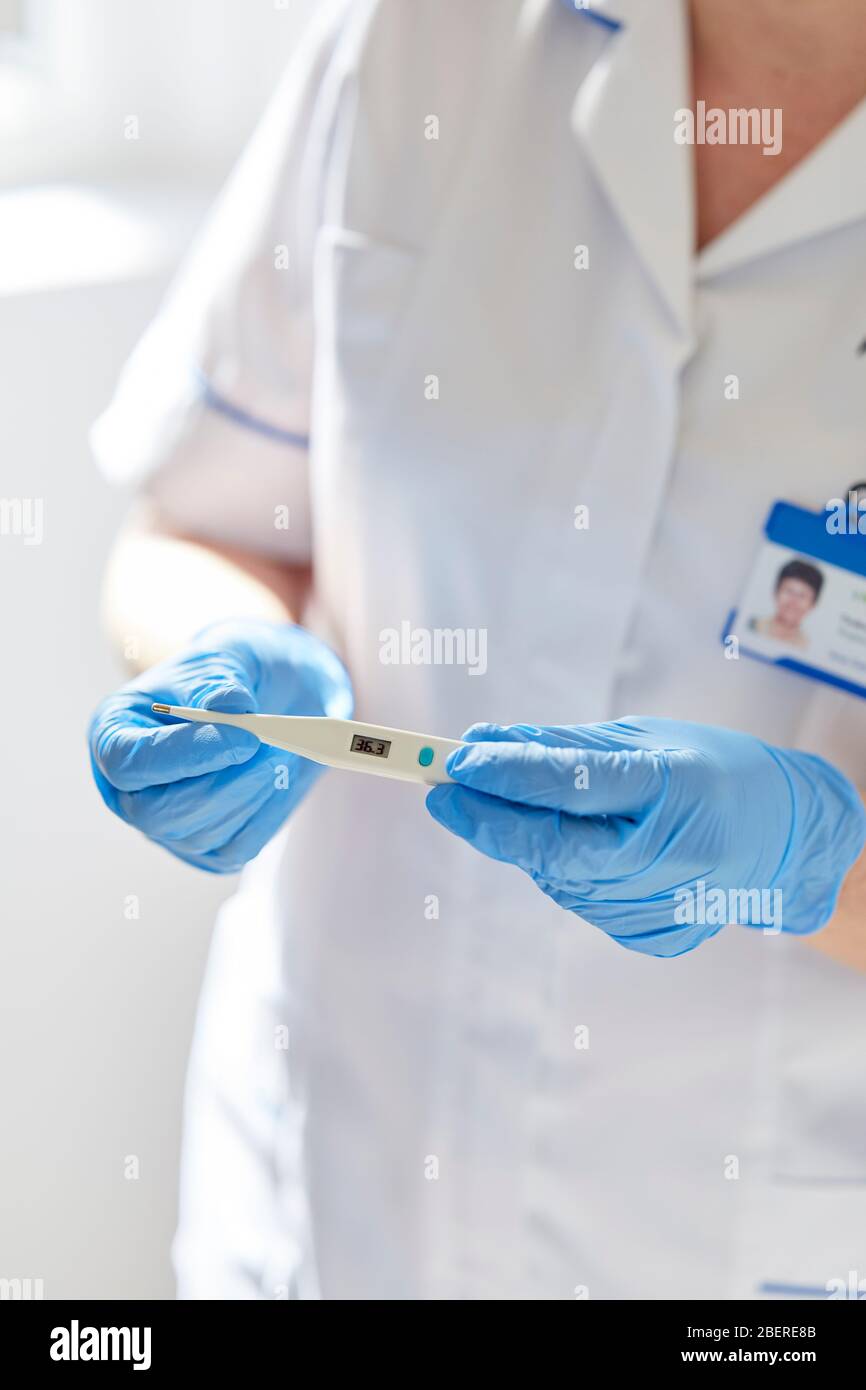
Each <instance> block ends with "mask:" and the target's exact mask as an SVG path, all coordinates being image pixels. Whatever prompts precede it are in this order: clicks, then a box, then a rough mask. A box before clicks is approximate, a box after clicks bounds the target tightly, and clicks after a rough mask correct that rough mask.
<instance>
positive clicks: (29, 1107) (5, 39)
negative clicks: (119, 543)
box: [0, 0, 313, 1298]
mask: <svg viewBox="0 0 866 1390" xmlns="http://www.w3.org/2000/svg"><path fill="white" fill-rule="evenodd" d="M312 4H313V0H148V3H147V4H142V3H141V0H0V300H2V302H0V401H2V405H0V498H3V499H9V498H41V499H43V503H44V538H43V540H42V543H41V544H39V545H28V544H25V542H24V538H23V537H22V536H19V535H15V534H10V533H9V530H10V528H9V526H8V525H7V526H6V527H5V528H4V529H3V530H2V531H0V585H2V606H3V615H4V618H3V646H2V652H3V665H2V672H3V674H2V689H3V696H4V698H3V716H4V717H3V719H2V721H0V768H2V796H0V845H2V851H0V858H2V878H0V884H2V890H0V915H2V930H0V1057H2V1063H0V1115H2V1146H0V1154H2V1157H0V1279H23V1280H26V1279H31V1280H37V1279H41V1280H42V1281H43V1287H44V1296H45V1297H46V1298H62V1297H82V1298H105V1297H120V1298H136V1297H139V1298H166V1297H171V1296H172V1295H173V1292H174V1284H173V1279H172V1274H171V1267H170V1263H169V1247H170V1242H171V1238H172V1234H173V1229H174V1220H175V1202H176V1182H177V1161H178V1149H179V1133H180V1108H181V1097H182V1087H183V1075H184V1068H185V1064H186V1056H187V1050H188V1046H189V1040H190V1034H191V1029H192V1022H193V1013H194V1008H195V1001H196V995H197V991H198V986H199V981H200V977H201V971H202V967H203V964H204V959H205V953H206V950H207V943H208V938H209V935H210V929H211V923H212V920H213V915H214V911H215V908H216V906H217V904H218V903H219V902H220V901H221V899H222V898H223V897H224V896H225V895H226V893H227V892H229V891H230V888H231V881H230V880H229V881H227V880H221V879H214V878H210V877H208V876H206V875H201V874H197V873H196V872H195V871H194V870H191V869H188V868H186V867H185V866H184V865H182V864H180V863H179V862H176V861H174V860H172V859H171V858H170V857H169V856H168V855H166V854H164V853H162V852H161V851H158V850H157V849H155V848H153V847H151V846H150V845H149V844H148V843H147V842H146V841H145V840H144V839H143V838H141V837H139V836H137V835H136V834H135V833H134V832H133V831H131V830H129V829H127V828H126V827H124V826H122V825H121V824H120V822H119V821H116V820H114V819H113V818H112V817H111V816H110V815H109V813H108V812H107V811H106V810H105V809H104V808H103V806H102V804H101V802H100V800H99V797H98V794H97V792H96V790H95V788H94V787H93V785H92V783H91V780H90V773H89V767H88V762H87V755H86V745H85V731H86V727H87V721H88V717H89V714H90V711H91V709H92V707H93V705H94V704H95V703H96V701H97V700H98V699H99V698H100V697H101V696H102V695H103V694H105V693H106V692H108V691H109V690H110V689H111V688H112V687H113V686H115V685H116V684H117V683H118V681H119V679H120V675H119V672H118V670H117V668H116V666H115V664H114V662H113V660H112V658H111V656H110V654H109V652H108V651H107V649H106V646H105V644H104V642H103V640H102V637H101V634H100V631H99V624H98V591H99V584H100V573H101V569H102V565H103V563H104V559H105V555H106V552H107V549H108V547H109V545H110V543H111V539H112V536H113V533H114V530H115V528H116V526H117V523H118V521H119V519H120V517H121V515H122V514H123V511H124V509H125V506H126V499H125V498H123V497H122V496H119V495H117V494H116V493H115V492H113V491H112V490H110V489H109V488H108V487H107V486H106V485H105V484H104V483H103V482H102V480H101V478H100V477H99V475H98V474H97V472H96V470H95V467H94V465H93V463H92V461H91V459H90V456H89V453H88V446H87V430H88V427H89V425H90V423H91V421H92V420H93V418H94V417H95V416H96V415H97V414H98V413H99V411H100V410H101V409H102V407H103V406H104V405H105V403H106V402H107V400H108V397H109V396H110V393H111V390H112V385H113V382H114V379H115V377H116V374H117V372H118V370H119V368H120V366H121V364H122V362H123V360H124V358H125V356H126V354H127V352H128V351H129V349H130V348H131V347H132V345H133V343H134V342H135V340H136V338H137V337H138V335H139V334H140V332H141V330H142V329H143V327H144V326H145V324H146V322H147V320H148V318H149V317H150V315H151V314H152V313H153V311H154V309H155V307H156V305H157V303H158V301H159V298H160V296H161V293H162V292H163V290H164V288H165V284H166V281H167V279H168V277H169V276H170V275H171V272H172V270H173V268H174V265H175V263H176V261H177V259H178V257H179V255H180V254H181V253H182V251H183V249H184V247H185V245H186V244H187V243H188V241H189V238H190V236H191V234H192V231H193V230H194V228H195V225H196V223H197V222H198V220H199V219H200V218H201V216H202V214H203V212H204V210H205V209H206V207H207V205H208V202H209V201H210V199H211V197H212V196H213V193H214V192H215V190H216V188H217V187H218V186H219V183H220V182H221V180H222V178H223V177H224V176H225V174H226V173H227V171H228V169H229V168H230V166H231V164H232V162H233V160H234V158H235V157H236V155H237V153H238V152H239V150H240V149H241V147H242V146H243V143H244V141H245V139H246V138H247V136H248V135H249V133H250V131H251V129H252V127H253V126H254V124H255V121H256V118H257V116H258V114H259V112H260V110H261V108H262V107H263V105H264V103H265V101H266V99H267V96H268V94H269V92H270V90H271V89H272V87H273V86H274V85H275V83H276V80H277V78H278V76H279V73H280V71H281V69H282V68H283V66H284V65H285V62H286V59H287V57H288V56H289V54H290V52H291V49H292V47H293V45H294V43H295V42H296V40H297V36H298V33H299V31H300V29H301V27H302V25H303V24H304V22H305V21H306V19H307V18H308V17H309V15H310V13H311V11H312ZM130 118H133V119H134V121H135V122H137V126H136V125H134V124H132V125H131V124H130ZM134 129H137V138H129V131H130V130H134ZM132 895H134V896H135V897H136V898H137V899H138V900H139V904H140V908H139V912H140V915H139V917H138V919H137V920H136V919H134V918H132V919H131V918H130V917H129V916H128V915H127V914H128V913H129V911H130V908H129V900H130V898H131V896H132ZM130 1155H134V1156H136V1157H137V1158H138V1160H139V1164H140V1176H139V1177H138V1179H137V1180H130V1179H129V1178H127V1177H126V1176H125V1167H126V1159H127V1156H130Z"/></svg>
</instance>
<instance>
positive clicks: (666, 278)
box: [561, 0, 695, 334]
mask: <svg viewBox="0 0 866 1390" xmlns="http://www.w3.org/2000/svg"><path fill="white" fill-rule="evenodd" d="M561 3H565V0H561ZM591 12H592V17H593V18H594V19H595V22H596V24H598V25H603V27H605V28H607V29H608V31H609V36H608V38H607V40H606V42H605V43H604V45H603V46H602V49H601V52H600V53H599V56H598V57H597V59H596V61H595V63H594V64H593V66H592V67H591V68H590V70H589V72H588V73H587V75H586V77H585V78H584V80H583V81H582V83H581V85H580V88H579V90H578V93H577V97H576V100H575V103H574V107H573V111H572V126H573V128H574V132H575V134H576V136H577V138H578V140H579V142H580V144H581V146H582V148H583V150H584V152H585V154H586V156H587V158H588V160H589V162H590V164H591V166H592V167H593V169H594V171H595V174H596V177H597V178H598V180H599V182H600V184H601V185H602V187H603V189H604V191H605V194H606V195H607V197H608V199H609V201H610V203H611V206H612V208H613V210H614V212H615V213H616V215H617V216H618V217H619V219H620V221H621V222H622V224H623V226H624V227H625V229H626V231H627V233H628V235H629V237H630V239H631V241H632V243H633V245H634V247H635V249H636V251H637V253H638V255H639V256H640V257H641V259H642V261H643V262H644V265H645V267H646V269H647V271H648V273H649V275H650V276H651V278H652V280H653V282H654V283H655V285H656V287H657V289H658V291H659V294H660V295H661V297H662V299H663V301H664V302H665V304H666V305H667V308H668V310H669V311H670V314H671V316H672V317H673V319H674V321H675V323H676V324H677V326H678V327H679V328H680V329H681V330H682V331H684V332H685V333H686V334H689V333H690V331H691V320H692V278H693V259H694V224H695V217H694V173H693V157H692V150H691V148H690V147H689V146H687V145H678V144H677V143H676V141H675V140H674V112H675V111H676V110H677V109H679V108H681V107H685V106H688V104H689V88H690V72H689V53H688V25H687V16H686V13H685V5H684V3H683V0H652V3H649V0H595V2H594V3H593V4H592V6H591ZM590 17H591V16H590V12H588V11H587V10H586V9H584V8H577V9H575V10H574V19H575V22H581V21H583V22H588V21H589V20H590Z"/></svg>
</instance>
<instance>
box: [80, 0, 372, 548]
mask: <svg viewBox="0 0 866 1390" xmlns="http://www.w3.org/2000/svg"><path fill="white" fill-rule="evenodd" d="M350 5H351V0H332V2H331V3H327V4H323V5H322V7H321V11H320V13H319V14H318V15H317V17H316V19H315V20H314V21H313V22H312V23H311V25H310V27H309V29H308V30H307V31H306V33H305V35H304V36H303V38H302V40H301V43H300V45H299V47H298V49H297V51H296V53H295V55H294V57H293V59H292V62H291V64H290V66H289V69H288V71H287V73H286V75H285V77H284V79H283V81H282V82H281V84H280V86H279V88H278V90H277V92H276V94H275V96H274V97H273V99H272V100H271V103H270V105H269V107H268V109H267V110H266V112H265V114H264V116H263V118H262V120H261V122H260V124H259V126H258V128H257V130H256V132H255V133H254V135H253V137H252V140H251V142H250V144H249V146H248V147H247V149H246V151H245V153H244V154H243V156H242V158H241V160H240V162H239V164H238V166H237V168H236V169H235V171H234V172H233V174H232V176H231V177H230V179H229V181H228V184H227V185H226V187H225V189H224V190H223V192H222V194H221V195H220V197H219V199H218V200H217V203H216V205H215V207H214V209H213V211H212V213H211V214H210V216H209V218H208V220H207V222H206V224H205V226H204V229H203V230H202V232H201V233H200V234H199V236H198V238H197V239H196V242H195V244H194V245H193V247H192V249H191V251H190V253H189V254H188V256H187V257H186V259H185V262H184V264H183V265H182V267H181V269H180V271H179V273H178V275H177V277H176V280H175V282H174V284H173V285H172V287H171V288H170V290H169V292H168V295H167V297H166V300H165V302H164V304H163V306H162V308H161V309H160V311H159V313H158V315H157V317H156V319H155V321H154V322H153V323H152V324H151V326H150V327H149V328H148V329H147V331H146V333H145V334H144V337H143V338H142V340H141V342H140V343H139V345H138V347H137V348H136V349H135V351H134V352H133V354H132V357H131V358H130V360H129V362H128V363H127V365H126V367H125V368H124V370H123V372H122V374H121V377H120V381H119V383H118V386H117V389H116V393H115V396H114V399H113V400H112V401H111V403H110V404H109V406H108V408H107V410H106V411H105V412H104V414H103V415H101V416H100V418H99V419H98V420H97V421H96V423H95V425H94V426H93V430H92V434H91V442H92V446H93V449H94V452H95V455H96V458H97V462H98V463H99V465H100V467H101V468H102V470H103V472H104V473H105V475H106V476H107V477H108V478H109V479H110V480H112V481H117V482H123V483H127V484H130V483H131V484H133V485H134V486H135V487H136V488H137V489H138V490H139V491H140V492H141V493H142V494H143V495H145V496H146V497H148V498H150V499H152V500H153V501H155V502H156V504H157V505H158V507H159V509H160V511H161V512H162V513H163V515H165V516H166V517H167V519H168V520H169V521H170V522H172V523H174V524H176V525H177V526H178V527H180V528H183V529H186V530H188V531H189V532H190V533H192V534H194V535H196V536H198V537H201V538H202V539H204V540H208V539H210V540H214V541H221V542H224V543H226V544H234V545H239V546H242V547H245V548H247V549H250V550H254V551H256V552H259V553H262V554H271V555H274V556H278V557H280V558H282V559H286V560H288V561H290V562H292V563H300V562H303V561H304V560H306V559H307V558H308V557H309V546H310V518H309V487H308V478H307V453H308V443H309V440H308V434H309V423H310V393H311V379H312V370H313V308H312V297H313V296H312V282H313V254H314V246H315V240H316V233H317V230H318V226H319V222H320V220H321V211H322V207H323V205H324V201H325V196H326V192H325V183H326V180H327V178H328V170H329V161H330V157H331V147H332V144H333V140H334V126H335V121H336V115H337V110H338V107H339V102H340V86H341V77H340V71H339V69H340V63H339V61H338V51H339V47H340V41H341V37H342V34H343V31H344V18H345V13H346V11H347V10H348V9H349V8H350ZM227 98H228V99H230V92H229V93H227ZM286 508H288V512H286V510H285V509H286ZM278 509H279V510H278ZM286 517H288V527H287V528H286V525H285V523H286Z"/></svg>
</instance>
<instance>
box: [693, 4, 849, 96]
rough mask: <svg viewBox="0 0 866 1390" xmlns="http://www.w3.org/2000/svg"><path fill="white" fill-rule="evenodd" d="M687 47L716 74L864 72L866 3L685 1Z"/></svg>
mask: <svg viewBox="0 0 866 1390" xmlns="http://www.w3.org/2000/svg"><path fill="white" fill-rule="evenodd" d="M689 7H690V10H691V20H692V46H693V50H694V52H695V55H696V56H699V57H700V59H701V61H702V62H704V63H706V64H708V65H710V66H712V68H713V69H715V70H716V71H730V72H732V73H736V72H738V71H741V70H742V68H743V66H744V65H745V67H747V68H752V67H754V65H755V60H756V58H758V57H759V58H760V60H761V61H762V63H763V65H764V66H765V67H767V68H770V69H773V70H775V71H776V72H778V73H779V74H780V75H781V74H785V75H786V76H790V77H795V76H797V75H800V74H804V75H805V74H810V75H812V76H814V77H820V76H821V75H822V74H831V73H836V72H843V73H844V72H848V71H851V70H852V69H855V70H857V71H858V72H863V70H864V67H866V4H863V3H862V2H860V3H858V0H689Z"/></svg>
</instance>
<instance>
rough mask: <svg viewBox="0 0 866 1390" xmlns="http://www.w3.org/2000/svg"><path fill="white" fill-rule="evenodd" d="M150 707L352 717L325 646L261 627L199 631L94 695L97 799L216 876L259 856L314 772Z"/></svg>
mask: <svg viewBox="0 0 866 1390" xmlns="http://www.w3.org/2000/svg"><path fill="white" fill-rule="evenodd" d="M154 702H156V703H163V704H170V705H192V706H196V707H198V708H200V709H214V710H226V711H231V712H233V713H236V714H255V713H265V714H312V715H321V714H327V715H332V716H335V717H337V718H341V719H345V718H348V717H349V716H350V715H351V713H352V691H351V686H350V683H349V677H348V675H347V674H346V671H345V668H344V667H343V665H342V663H341V662H340V661H339V660H338V659H337V657H336V656H335V655H334V653H333V652H332V651H331V650H330V648H329V647H326V646H325V644H324V643H323V642H320V641H319V639H318V638H317V637H314V636H313V635H312V634H311V633H309V632H305V631H304V629H303V628H300V627H294V626H292V625H291V624H289V623H272V622H265V621H261V620H258V621H232V622H221V623H216V624H213V625H212V626H210V627H207V628H205V629H204V630H203V631H202V632H200V633H199V634H198V635H197V637H196V638H195V639H194V640H193V642H192V643H191V644H190V647H189V649H188V650H187V651H186V652H185V653H183V655H181V656H178V657H176V658H174V659H173V660H171V661H166V662H162V663H161V664H160V665H159V666H154V667H152V668H151V669H150V670H149V671H145V672H143V673H142V675H140V676H137V677H136V678H135V679H134V680H132V681H130V682H129V684H128V685H125V686H123V687H122V689H121V690H119V691H118V692H117V693H116V694H115V695H110V696H109V697H108V699H107V700H103V702H102V704H101V705H100V706H99V707H98V709H97V710H96V712H95V714H94V716H93V719H92V721H91V725H90V735H89V737H90V753H91V763H92V766H93V775H94V777H95V778H96V785H97V786H98V788H99V790H100V792H101V793H102V798H103V800H104V801H105V804H106V805H107V806H109V807H110V808H111V810H112V811H114V812H115V814H116V815H118V816H120V817H121V819H122V820H125V821H128V822H129V824H130V825H134V826H135V827H136V828H137V829H138V830H141V831H143V833H144V834H145V835H148V836H149V837H150V839H152V840H155V841H156V843H157V844H159V845H162V846H164V848H165V849H167V850H170V851H171V853H172V854H176V855H177V856H178V857H179V858H180V859H184V860H186V862H187V863H188V864H195V865H197V866H198V868H200V869H208V870H209V871H210V872H211V873H221V874H225V873H235V872H236V871H237V870H239V869H241V868H242V867H243V865H244V864H245V863H246V862H247V861H248V860H249V859H252V858H253V856H254V855H256V854H258V852H259V850H260V849H262V847H263V846H264V845H265V844H266V843H267V842H268V840H270V839H271V838H272V836H273V835H274V834H275V833H276V831H277V830H278V829H279V827H280V826H281V825H282V823H283V821H284V820H285V819H286V817H287V816H288V815H289V813H290V812H291V811H292V810H294V808H295V806H297V804H298V802H299V801H300V800H301V798H302V797H303V795H304V794H305V792H306V791H307V790H308V788H309V787H310V786H311V784H312V783H313V782H314V781H315V779H316V777H317V776H318V775H319V773H320V772H322V770H323V769H322V768H321V767H320V766H319V765H318V764H317V763H312V762H310V761H309V760H308V759H307V758H299V757H296V756H295V755H294V754H293V753H287V752H285V750H283V749H280V748H270V747H268V746H266V745H265V744H263V743H259V740H258V739H257V738H256V737H255V736H254V735H253V734H249V733H245V732H244V731H243V730H241V729H232V728H229V727H226V726H225V725H216V724H188V723H179V722H178V721H176V720H172V719H169V718H166V717H164V716H161V715H157V714H153V712H152V711H151V705H152V704H153V703H154ZM286 770H287V772H286Z"/></svg>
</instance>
